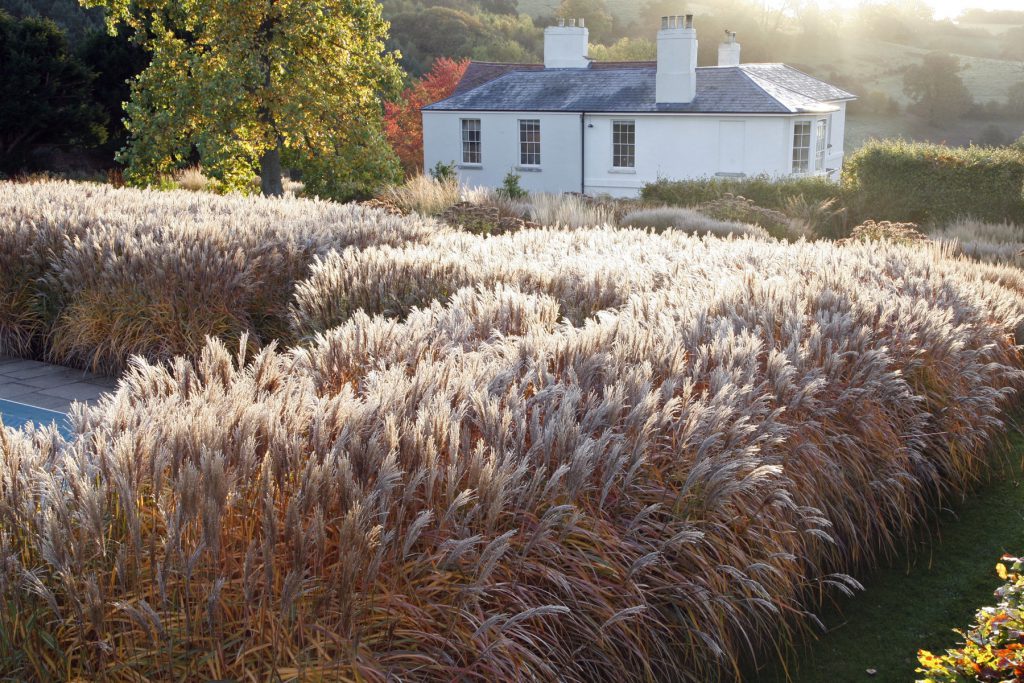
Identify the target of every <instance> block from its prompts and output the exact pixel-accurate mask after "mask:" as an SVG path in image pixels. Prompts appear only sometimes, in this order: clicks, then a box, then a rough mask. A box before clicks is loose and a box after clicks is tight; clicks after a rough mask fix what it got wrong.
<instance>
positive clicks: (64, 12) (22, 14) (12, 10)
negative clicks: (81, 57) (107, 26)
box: [0, 0, 103, 47]
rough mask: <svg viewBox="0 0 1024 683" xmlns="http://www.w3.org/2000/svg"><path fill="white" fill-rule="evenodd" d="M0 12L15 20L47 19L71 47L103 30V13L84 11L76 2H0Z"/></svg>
mask: <svg viewBox="0 0 1024 683" xmlns="http://www.w3.org/2000/svg"><path fill="white" fill-rule="evenodd" d="M0 11H6V12H7V13H8V14H10V15H11V16H13V17H14V18H15V19H27V18H30V17H31V18H36V19H49V20H50V21H52V22H53V23H55V24H57V27H58V28H60V29H61V30H62V31H63V32H64V34H65V35H67V37H68V42H69V43H70V44H71V45H72V47H77V46H78V44H79V43H80V42H81V41H82V39H84V38H85V37H86V36H88V35H89V34H90V33H92V32H93V31H99V30H102V29H103V12H100V11H99V10H89V9H85V8H84V7H82V6H81V5H80V4H78V0H0Z"/></svg>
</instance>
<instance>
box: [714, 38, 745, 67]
mask: <svg viewBox="0 0 1024 683" xmlns="http://www.w3.org/2000/svg"><path fill="white" fill-rule="evenodd" d="M739 65H740V44H739V43H737V42H736V31H730V30H728V29H726V31H725V42H723V43H722V44H720V45H719V46H718V66H739Z"/></svg>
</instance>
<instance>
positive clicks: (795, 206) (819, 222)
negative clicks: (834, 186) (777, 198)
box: [783, 194, 848, 240]
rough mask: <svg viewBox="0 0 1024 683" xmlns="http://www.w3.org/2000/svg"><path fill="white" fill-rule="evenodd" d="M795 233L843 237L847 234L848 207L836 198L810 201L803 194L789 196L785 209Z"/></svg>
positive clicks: (817, 236) (818, 236)
mask: <svg viewBox="0 0 1024 683" xmlns="http://www.w3.org/2000/svg"><path fill="white" fill-rule="evenodd" d="M783 213H785V214H786V215H787V216H789V218H790V225H791V229H792V230H793V232H794V233H795V234H798V235H800V236H803V237H810V238H823V239H832V240H835V239H841V238H843V237H846V236H847V233H848V230H847V227H846V218H847V211H846V207H843V206H839V204H838V200H836V199H835V198H830V199H825V200H822V201H817V202H815V201H808V200H807V199H806V198H805V197H804V196H803V195H802V194H801V195H797V196H795V197H789V198H787V199H786V201H785V209H784V211H783Z"/></svg>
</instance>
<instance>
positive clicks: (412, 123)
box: [384, 57, 469, 175]
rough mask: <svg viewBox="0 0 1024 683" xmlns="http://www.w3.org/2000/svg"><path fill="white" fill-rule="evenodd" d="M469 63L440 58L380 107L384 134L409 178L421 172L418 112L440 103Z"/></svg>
mask: <svg viewBox="0 0 1024 683" xmlns="http://www.w3.org/2000/svg"><path fill="white" fill-rule="evenodd" d="M468 66H469V60H468V59H464V60H460V61H455V60H452V59H448V58H447V57H441V58H439V59H437V60H436V61H435V62H434V66H433V68H431V69H430V71H429V72H428V73H427V74H426V75H425V76H423V78H421V79H419V80H417V81H416V82H415V83H413V85H412V86H411V87H409V88H406V90H405V91H404V92H403V93H402V96H401V97H400V98H398V100H397V101H395V102H388V103H387V104H385V105H384V133H385V134H386V135H387V138H388V140H389V141H390V142H391V146H392V148H394V150H395V152H396V153H397V154H398V158H399V159H400V160H401V161H402V167H403V168H404V169H405V172H406V173H407V174H409V175H413V174H415V173H417V172H419V171H422V170H423V118H422V114H420V109H422V108H423V107H425V106H426V105H428V104H431V103H433V102H437V101H439V100H443V99H444V98H446V97H448V96H450V95H451V94H452V92H454V91H455V86H457V85H458V84H459V81H460V80H461V79H462V75H463V74H464V73H466V67H468Z"/></svg>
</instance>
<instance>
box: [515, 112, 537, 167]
mask: <svg viewBox="0 0 1024 683" xmlns="http://www.w3.org/2000/svg"><path fill="white" fill-rule="evenodd" d="M519 164H520V165H521V166H540V121H539V120H537V119H524V120H521V121H520V122H519Z"/></svg>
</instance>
